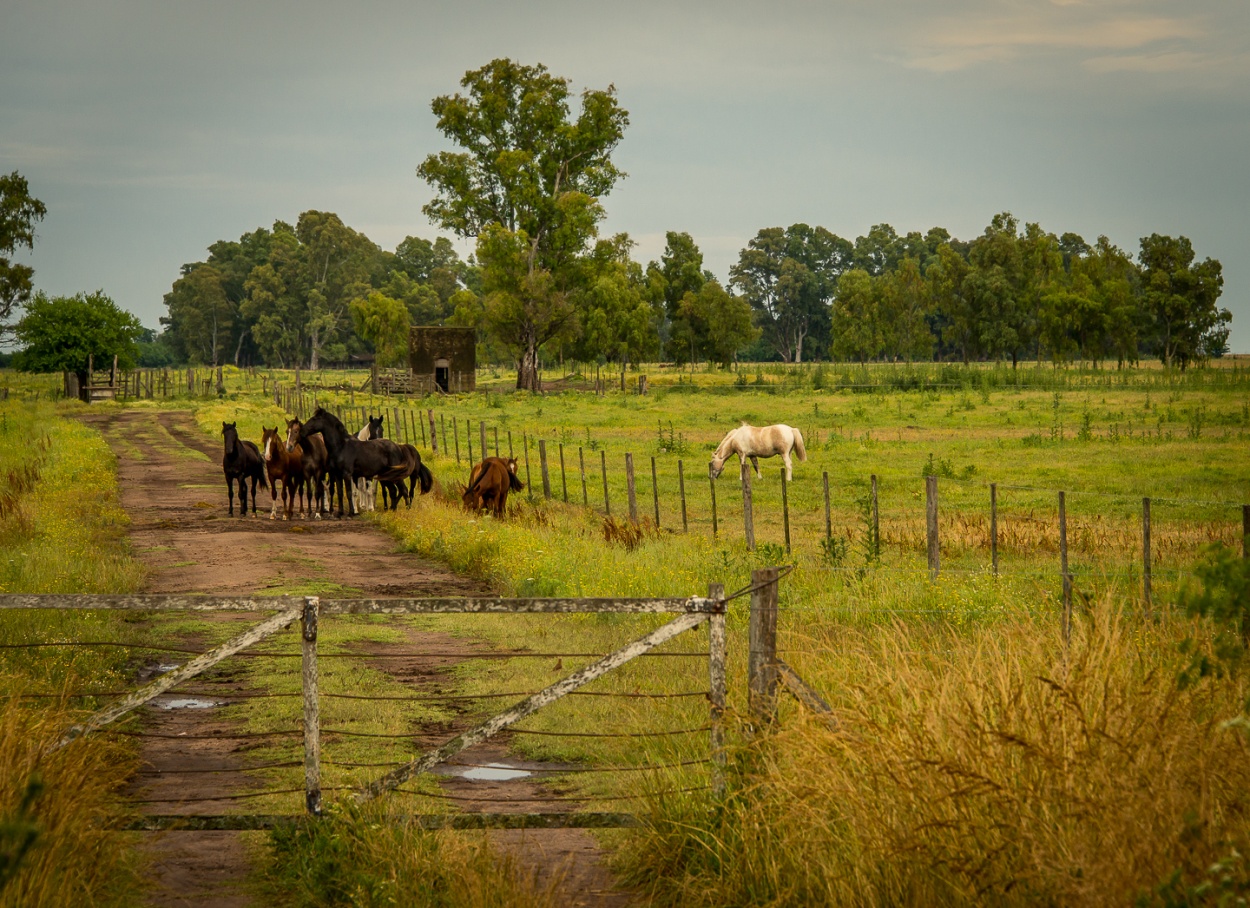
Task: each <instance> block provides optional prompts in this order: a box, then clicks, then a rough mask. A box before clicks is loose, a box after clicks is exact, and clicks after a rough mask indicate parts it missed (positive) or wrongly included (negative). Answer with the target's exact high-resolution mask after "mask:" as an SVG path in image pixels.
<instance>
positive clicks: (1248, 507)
mask: <svg viewBox="0 0 1250 908" xmlns="http://www.w3.org/2000/svg"><path fill="white" fill-rule="evenodd" d="M1241 557H1242V558H1250V504H1243V505H1242V506H1241Z"/></svg>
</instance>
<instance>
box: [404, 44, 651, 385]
mask: <svg viewBox="0 0 1250 908" xmlns="http://www.w3.org/2000/svg"><path fill="white" fill-rule="evenodd" d="M460 84H461V86H462V87H463V88H464V89H465V90H466V92H467V95H460V94H455V95H443V96H440V97H437V98H435V99H434V100H433V102H432V103H431V105H430V106H431V109H432V110H433V112H434V114H435V115H436V116H437V117H438V128H439V129H440V130H441V131H442V132H443V134H444V135H446V136H447V137H448V138H450V139H452V140H453V141H454V142H456V144H457V145H459V146H460V147H461V148H463V149H464V151H461V152H446V151H445V152H440V153H438V154H432V155H430V156H428V157H427V158H426V159H425V160H424V161H423V162H422V164H421V166H420V167H418V168H417V174H418V176H420V177H422V178H423V179H424V180H426V181H427V182H429V183H430V185H431V186H433V187H434V190H435V192H436V194H437V195H436V197H435V198H434V199H433V200H432V201H431V202H430V203H429V204H427V205H426V206H425V207H424V208H423V209H422V210H423V211H424V212H425V214H426V215H427V216H428V217H430V218H431V219H432V220H433V221H435V222H436V223H438V224H439V225H440V226H442V227H443V228H445V229H447V230H451V231H453V232H454V233H455V234H457V235H458V236H462V237H466V238H468V237H476V238H478V260H479V261H480V262H482V264H483V268H484V269H485V268H486V257H487V256H493V260H494V262H495V264H496V269H497V273H496V274H495V275H494V277H493V278H489V277H488V276H487V275H486V274H485V273H483V286H484V288H485V285H486V284H488V283H490V282H491V281H492V280H493V281H494V284H495V287H496V291H495V292H496V293H504V296H500V297H497V299H496V302H497V303H499V305H495V306H492V305H490V304H488V305H487V306H486V318H487V319H488V321H490V322H491V324H490V328H491V330H492V331H493V332H494V333H495V334H496V335H498V336H500V337H501V339H504V338H503V332H505V331H506V332H507V333H508V334H509V338H508V341H509V343H511V344H512V345H513V346H515V347H516V348H517V349H518V350H519V353H520V357H519V360H520V363H519V368H518V370H517V387H518V388H523V389H529V390H537V388H538V345H540V344H541V343H543V341H542V340H539V338H541V337H544V336H547V337H548V338H549V337H551V336H554V334H552V333H551V331H552V329H553V325H554V324H555V323H559V327H556V328H554V331H555V333H559V331H561V330H563V328H564V327H565V325H566V324H567V322H568V319H567V318H565V317H558V318H555V319H554V322H553V321H552V320H551V319H549V318H547V317H546V316H544V317H543V319H542V321H543V322H544V323H543V324H540V323H539V322H532V321H529V320H528V319H527V315H526V314H527V313H531V312H532V313H534V314H535V315H538V314H539V313H548V314H550V313H555V312H557V311H561V310H562V309H563V303H561V302H558V300H559V299H560V298H562V297H564V296H565V295H566V294H567V292H568V291H569V289H570V287H569V279H570V277H571V275H570V274H569V270H570V268H571V267H572V266H573V265H574V264H575V261H576V259H577V258H578V257H579V256H581V255H582V254H583V253H584V252H585V250H586V247H587V244H588V243H589V242H590V241H591V240H592V239H593V238H594V236H595V233H596V229H597V225H598V223H599V221H601V220H602V219H603V216H604V212H603V208H602V207H601V205H600V203H599V199H600V198H601V197H603V196H606V195H607V194H608V193H609V192H610V191H611V190H612V187H613V186H614V185H615V184H616V181H617V180H618V179H620V178H621V177H622V176H624V174H623V173H622V172H621V171H620V170H618V169H617V168H616V166H615V165H614V164H613V163H612V152H613V151H614V150H615V149H616V146H617V144H618V143H619V142H620V140H621V138H622V136H623V135H624V130H625V127H626V126H627V125H628V124H629V114H628V112H627V111H625V110H624V109H622V108H621V107H620V106H619V105H618V104H617V101H616V89H615V88H614V87H612V86H608V88H607V89H606V90H602V91H593V90H586V91H584V92H583V93H582V95H581V108H580V110H579V112H578V114H577V117H576V119H574V118H572V116H571V111H570V107H569V97H570V92H569V83H568V80H566V79H561V78H558V77H556V76H552V75H550V74H549V73H548V72H547V68H546V67H545V66H542V65H541V64H540V65H537V66H524V65H521V64H518V63H514V62H513V61H512V60H507V59H498V60H493V61H492V62H490V63H489V64H487V65H486V66H483V67H482V68H481V69H477V70H473V71H471V72H468V73H466V74H465V76H464V78H463V79H462V80H461V82H460ZM499 229H502V230H505V231H507V232H508V233H510V234H512V238H511V239H507V238H504V237H502V236H500V235H499V233H498V230H499ZM488 236H489V239H488ZM522 237H523V238H524V243H525V246H524V250H523V251H524V256H523V257H522V258H521V259H520V260H519V262H518V260H517V259H516V258H515V255H514V254H513V252H512V251H504V250H505V247H507V248H508V249H509V250H511V249H513V248H516V245H517V243H518V242H519V241H520V240H521V238H522ZM484 242H485V243H486V245H487V246H490V247H492V248H491V249H488V250H486V255H485V256H484V255H483V243H484ZM504 262H507V263H508V271H507V274H506V275H505V274H503V273H500V272H499V271H498V268H499V267H500V266H501V265H502V264H503V263H504ZM518 264H520V265H523V266H524V270H525V273H524V274H523V275H522V274H519V273H516V271H515V268H516V266H517V265H518ZM505 286H506V287H508V288H510V289H509V290H507V291H506V292H505V291H503V290H502V288H503V287H505ZM505 297H506V298H507V299H509V300H510V301H511V302H509V303H508V304H507V305H503V304H502V302H503V300H504V299H505ZM540 299H541V302H540ZM522 301H525V302H524V303H523V302H522ZM494 314H499V315H500V316H501V317H503V319H504V321H502V322H499V323H494V322H493V319H494Z"/></svg>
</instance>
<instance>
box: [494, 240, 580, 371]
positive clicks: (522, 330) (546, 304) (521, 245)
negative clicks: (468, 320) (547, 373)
mask: <svg viewBox="0 0 1250 908" xmlns="http://www.w3.org/2000/svg"><path fill="white" fill-rule="evenodd" d="M531 248H532V247H531V244H530V239H529V237H528V236H527V235H526V233H525V231H523V230H522V231H517V232H515V233H514V232H513V231H511V230H508V229H507V228H505V227H500V226H498V225H495V226H488V227H487V228H486V229H485V230H484V231H483V233H482V235H481V236H480V237H479V238H478V243H477V257H478V261H479V262H480V263H481V265H482V290H483V300H482V304H483V305H482V314H481V319H482V323H483V324H484V325H485V327H486V330H487V331H488V332H489V333H490V334H491V335H492V336H493V337H495V338H496V339H497V340H498V341H499V342H500V343H502V344H504V345H505V346H507V348H508V349H510V350H511V351H512V352H514V353H515V354H516V355H517V357H518V358H519V359H520V361H521V368H520V370H519V372H518V375H517V387H518V388H522V389H524V390H532V391H538V390H540V388H539V386H538V350H539V348H540V347H542V345H543V344H545V343H547V341H549V340H551V339H553V338H556V337H570V336H572V334H573V333H574V329H575V327H576V326H577V311H576V310H575V309H574V308H573V304H572V302H571V301H570V300H569V294H568V293H567V292H566V291H564V290H561V289H560V288H559V287H557V286H556V282H555V279H554V278H553V277H552V274H551V272H550V271H548V270H547V269H545V268H535V267H532V265H531V263H532V259H531V256H530V249H531Z"/></svg>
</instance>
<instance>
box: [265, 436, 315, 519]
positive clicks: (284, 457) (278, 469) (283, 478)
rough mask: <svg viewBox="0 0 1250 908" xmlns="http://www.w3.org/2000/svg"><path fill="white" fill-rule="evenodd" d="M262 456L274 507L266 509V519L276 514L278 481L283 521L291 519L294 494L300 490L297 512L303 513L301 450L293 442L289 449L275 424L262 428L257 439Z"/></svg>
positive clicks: (274, 517)
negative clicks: (280, 489)
mask: <svg viewBox="0 0 1250 908" xmlns="http://www.w3.org/2000/svg"><path fill="white" fill-rule="evenodd" d="M260 451H261V457H263V458H264V459H265V473H266V474H267V475H268V477H269V494H270V496H271V497H272V498H273V507H272V508H270V509H269V519H270V520H276V519H277V517H278V484H279V483H281V484H282V504H283V514H282V519H283V520H290V519H291V517H292V516H293V511H294V510H295V493H296V492H297V491H298V492H299V512H300V516H301V517H307V516H308V515H307V514H306V513H305V512H304V488H305V486H307V483H306V482H305V477H304V450H303V448H301V447H300V446H299V445H296V446H295V448H294V449H293V450H291V449H288V448H287V446H286V445H285V444H284V443H283V441H282V436H280V435H279V434H278V427H277V426H274V427H273V428H272V429H263V432H262V435H261V439H260ZM308 505H309V509H310V510H311V508H312V496H311V495H310V496H308Z"/></svg>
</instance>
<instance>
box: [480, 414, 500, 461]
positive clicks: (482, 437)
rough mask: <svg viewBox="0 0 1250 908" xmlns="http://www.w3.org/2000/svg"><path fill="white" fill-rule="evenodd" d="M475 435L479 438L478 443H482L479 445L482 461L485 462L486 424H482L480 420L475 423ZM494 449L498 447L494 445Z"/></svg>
mask: <svg viewBox="0 0 1250 908" xmlns="http://www.w3.org/2000/svg"><path fill="white" fill-rule="evenodd" d="M495 431H496V432H498V431H499V430H498V429H496V430H495ZM477 433H478V436H479V441H481V443H482V444H481V451H482V460H485V459H486V423H484V422H482V420H480V419H479V420H478V421H477ZM495 447H498V445H496V446H495Z"/></svg>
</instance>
